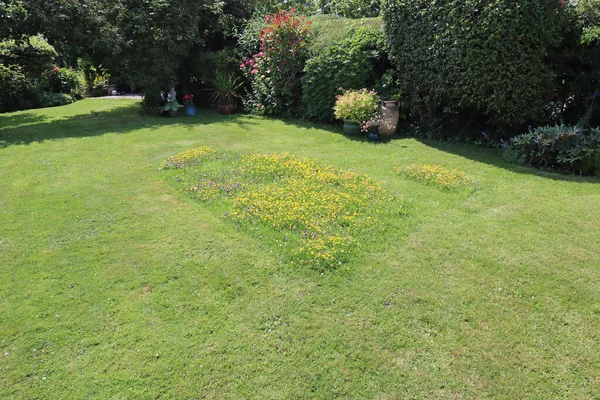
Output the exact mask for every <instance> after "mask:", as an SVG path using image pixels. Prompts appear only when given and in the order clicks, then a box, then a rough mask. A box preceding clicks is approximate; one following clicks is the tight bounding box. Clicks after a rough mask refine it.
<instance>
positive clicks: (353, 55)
mask: <svg viewBox="0 0 600 400" xmlns="http://www.w3.org/2000/svg"><path fill="white" fill-rule="evenodd" d="M346 21H347V20H346ZM346 23H347V22H346ZM334 26H336V25H334ZM313 49H318V50H317V51H313V56H312V58H310V59H309V60H308V61H307V62H306V65H305V68H304V76H303V77H302V93H303V95H302V105H303V108H304V116H305V117H306V118H309V119H313V120H320V121H333V120H334V119H335V117H334V115H333V105H334V103H335V96H336V95H337V94H339V93H340V92H339V90H338V89H339V88H344V89H360V88H363V87H373V86H374V84H375V82H376V81H377V79H378V78H379V75H380V72H381V71H378V69H380V67H381V66H382V65H383V64H384V59H386V57H387V55H386V52H385V41H384V35H383V31H382V30H381V29H380V28H378V27H373V26H372V25H371V24H357V25H354V26H352V27H349V28H348V27H344V26H341V25H339V26H337V29H333V30H331V31H329V32H328V33H327V35H325V36H321V37H319V36H317V40H316V41H315V43H314V44H313Z"/></svg>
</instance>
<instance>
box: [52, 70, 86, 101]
mask: <svg viewBox="0 0 600 400" xmlns="http://www.w3.org/2000/svg"><path fill="white" fill-rule="evenodd" d="M45 89H46V90H47V91H49V92H53V93H65V94H68V95H71V96H77V97H83V95H84V94H85V93H86V82H85V77H84V75H83V73H81V72H79V71H75V70H73V69H70V68H59V67H56V68H54V69H53V70H51V71H50V72H49V73H48V75H47V78H46V87H45Z"/></svg>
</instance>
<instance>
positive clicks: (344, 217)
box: [163, 147, 402, 269]
mask: <svg viewBox="0 0 600 400" xmlns="http://www.w3.org/2000/svg"><path fill="white" fill-rule="evenodd" d="M163 169H165V170H176V171H177V173H176V174H175V175H174V176H173V178H174V179H175V180H176V181H178V182H179V183H180V184H182V185H184V187H185V190H186V191H187V192H189V193H190V194H191V195H192V196H193V197H194V198H195V199H197V200H200V201H206V202H211V203H213V204H214V202H213V200H219V201H220V202H219V204H218V205H217V207H224V209H222V210H221V211H222V212H223V216H224V217H225V218H227V219H230V220H232V221H233V222H235V223H236V225H237V226H239V227H242V228H244V229H247V230H250V231H252V232H256V231H258V233H259V234H260V236H266V237H270V238H271V239H272V240H274V241H275V243H276V244H278V246H279V247H282V248H283V249H284V250H285V251H284V253H285V254H287V255H288V256H289V258H290V262H291V263H294V262H297V263H300V264H305V265H310V266H311V267H315V268H318V269H328V268H334V267H337V266H339V265H341V264H343V263H345V262H347V261H349V260H350V259H351V258H352V257H354V256H356V255H358V254H359V253H360V249H361V248H362V247H363V245H364V244H365V243H366V242H369V241H370V239H371V236H372V235H380V233H381V232H382V231H384V230H385V227H386V220H387V219H388V218H389V216H390V215H388V214H396V215H398V214H399V213H400V211H401V210H402V206H401V202H399V201H398V199H397V198H396V197H395V196H392V195H390V194H389V193H388V192H387V191H386V190H384V189H383V188H382V187H381V185H380V184H379V183H378V182H376V181H374V180H372V179H371V178H369V177H368V176H366V175H360V174H357V173H354V172H351V171H344V170H339V169H336V168H334V167H332V166H329V165H323V164H319V163H317V162H315V161H313V160H310V159H308V158H301V157H296V156H293V155H290V154H271V155H266V154H260V155H243V154H240V153H235V152H225V151H218V150H214V149H211V148H208V147H202V148H198V149H193V150H188V151H186V152H183V153H181V154H178V155H175V156H173V157H170V158H169V159H167V160H166V161H165V163H164V164H163Z"/></svg>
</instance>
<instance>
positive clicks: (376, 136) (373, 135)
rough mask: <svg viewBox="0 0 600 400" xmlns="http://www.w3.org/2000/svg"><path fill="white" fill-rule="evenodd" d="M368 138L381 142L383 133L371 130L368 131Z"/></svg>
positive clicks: (370, 140)
mask: <svg viewBox="0 0 600 400" xmlns="http://www.w3.org/2000/svg"><path fill="white" fill-rule="evenodd" d="M367 140H368V141H369V142H379V141H380V140H381V135H380V134H379V132H376V131H369V133H367Z"/></svg>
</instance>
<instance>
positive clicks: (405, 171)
mask: <svg viewBox="0 0 600 400" xmlns="http://www.w3.org/2000/svg"><path fill="white" fill-rule="evenodd" d="M396 170H397V171H398V173H400V174H401V175H402V176H405V177H407V178H409V179H412V180H414V181H417V182H423V183H426V184H428V185H432V186H436V187H438V188H440V189H442V190H459V189H473V187H474V185H475V180H474V179H473V178H472V177H470V176H469V175H467V174H465V173H464V172H461V171H459V170H457V169H448V168H445V167H443V166H441V165H429V164H423V165H420V164H412V165H408V166H400V167H398V168H397V169H396Z"/></svg>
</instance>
